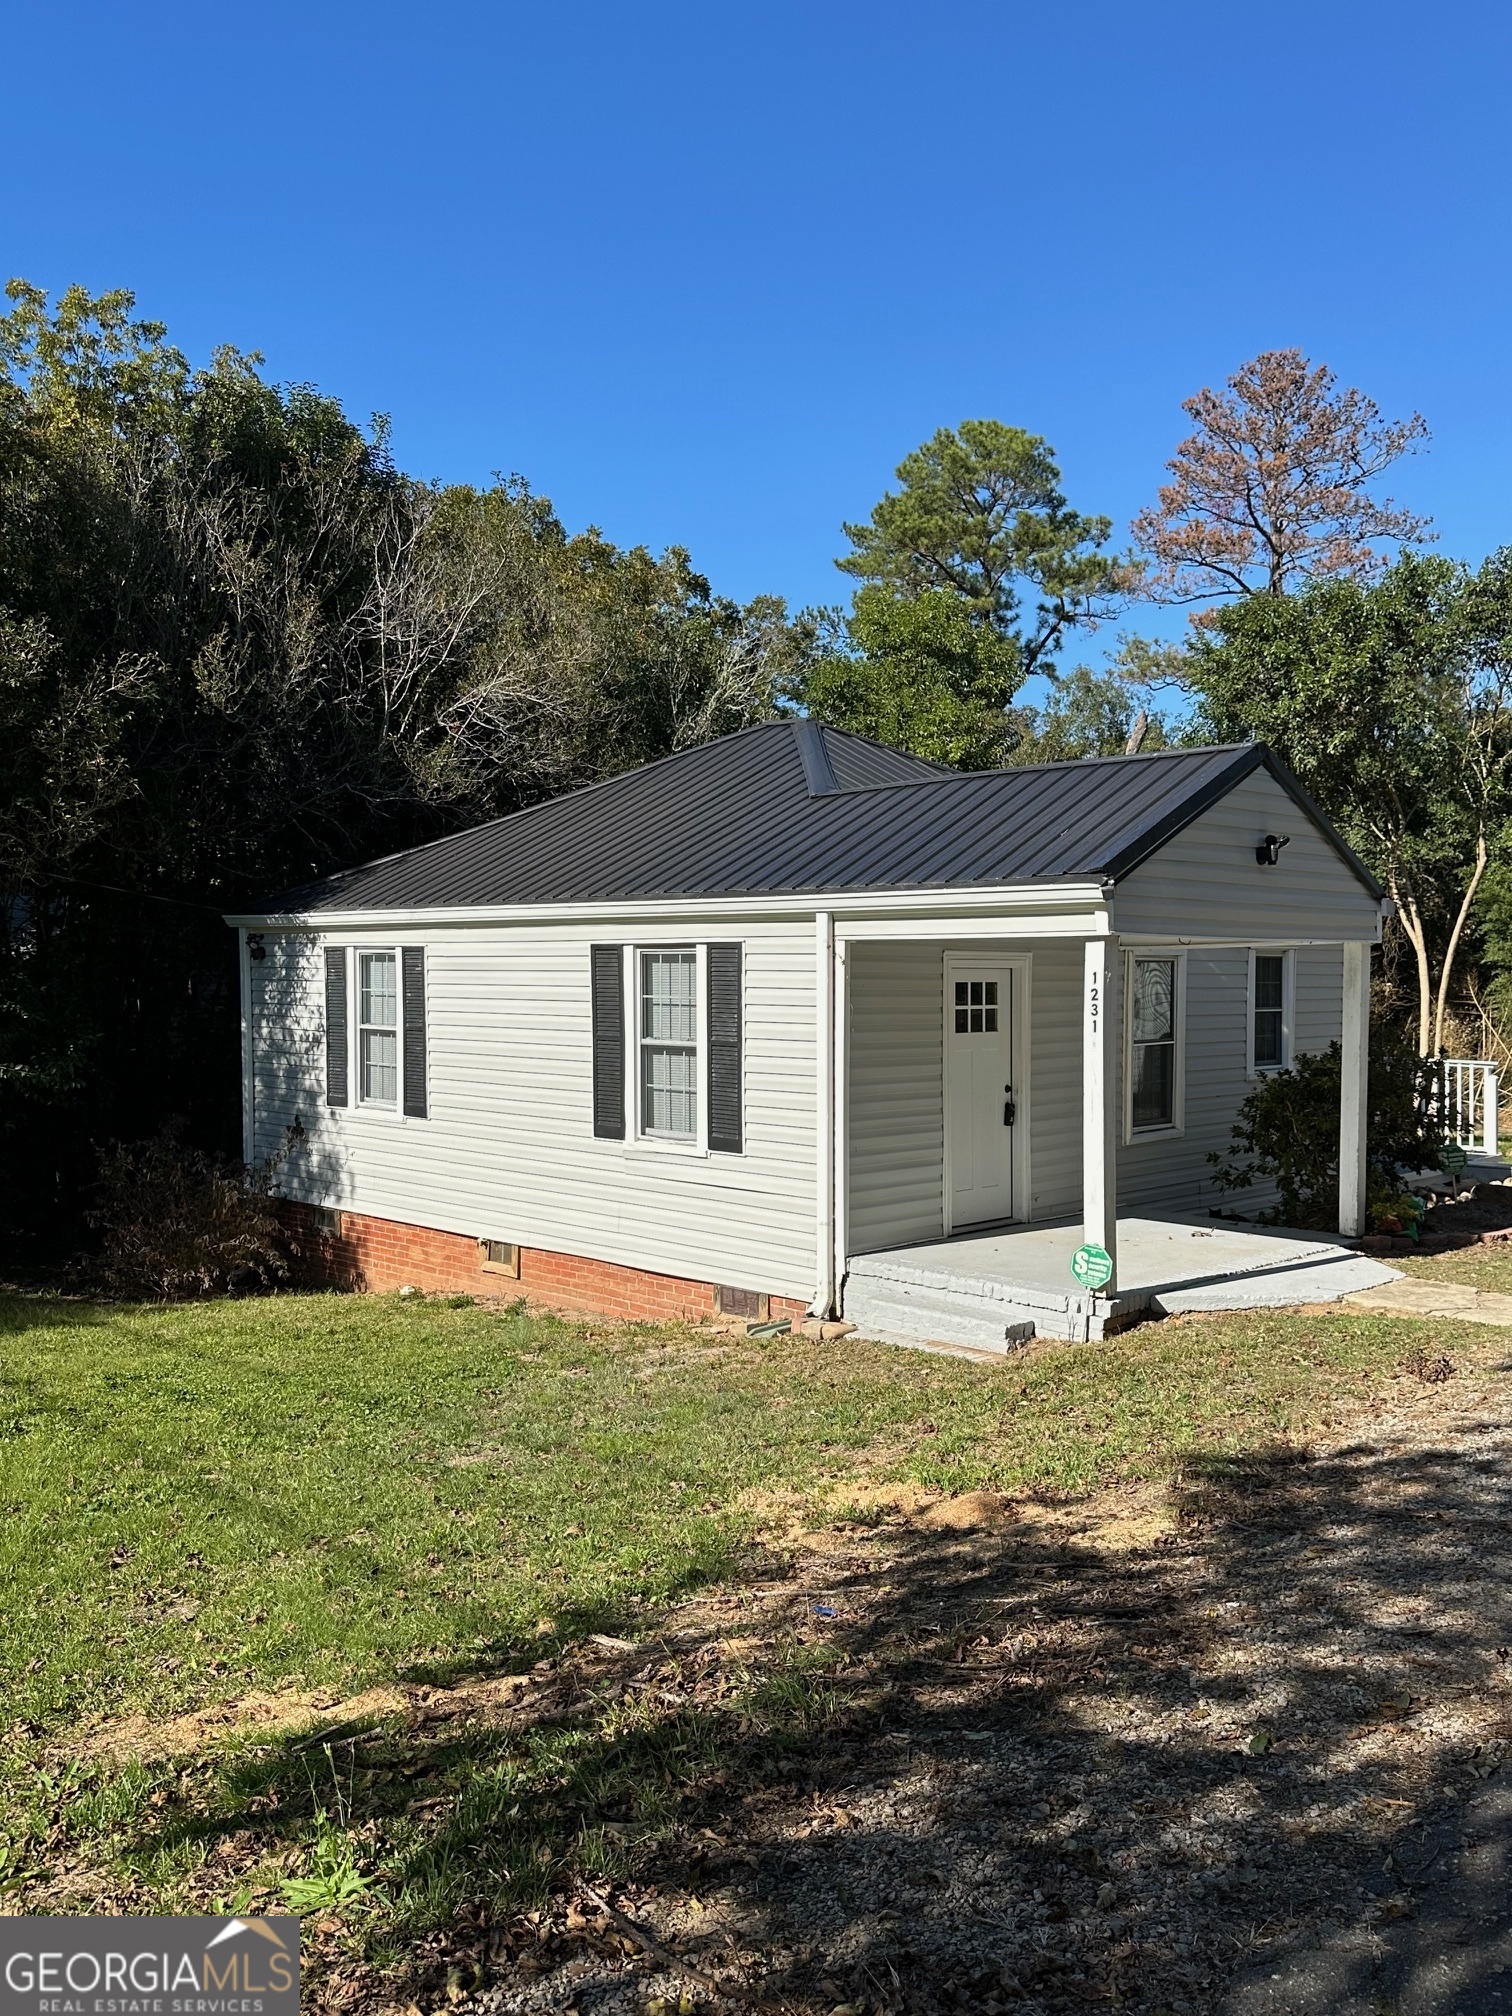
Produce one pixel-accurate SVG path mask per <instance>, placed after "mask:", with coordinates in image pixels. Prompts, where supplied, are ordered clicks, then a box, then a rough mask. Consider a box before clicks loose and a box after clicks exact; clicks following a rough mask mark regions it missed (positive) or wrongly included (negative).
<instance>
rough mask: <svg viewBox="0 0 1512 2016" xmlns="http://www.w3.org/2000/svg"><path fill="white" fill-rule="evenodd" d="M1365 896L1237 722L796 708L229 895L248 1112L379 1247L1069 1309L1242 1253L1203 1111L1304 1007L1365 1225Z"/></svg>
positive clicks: (316, 1200) (358, 1247)
mask: <svg viewBox="0 0 1512 2016" xmlns="http://www.w3.org/2000/svg"><path fill="white" fill-rule="evenodd" d="M1382 914H1383V897H1382V891H1381V889H1380V887H1379V885H1378V884H1377V883H1376V882H1375V881H1374V880H1373V878H1372V877H1371V875H1370V874H1369V873H1368V871H1367V870H1366V869H1365V868H1364V867H1363V866H1362V865H1361V863H1360V862H1359V861H1358V860H1357V859H1356V858H1355V856H1354V855H1353V854H1352V853H1351V852H1350V850H1349V848H1348V847H1347V846H1346V845H1345V844H1344V842H1343V841H1342V840H1341V839H1340V838H1339V836H1338V834H1337V833H1335V832H1334V830H1333V829H1332V827H1331V826H1330V825H1329V823H1328V821H1327V819H1326V818H1325V817H1324V816H1323V814H1322V813H1321V812H1320V811H1319V810H1318V808H1317V806H1316V805H1314V804H1313V803H1312V802H1311V801H1310V800H1309V798H1308V797H1307V795H1306V794H1305V792H1304V791H1303V790H1302V789H1301V787H1300V786H1299V785H1298V784H1297V782H1296V781H1295V779H1294V778H1292V777H1291V776H1290V774H1289V773H1288V772H1287V770H1286V769H1285V768H1284V767H1283V766H1282V764H1280V763H1279V762H1278V761H1277V759H1276V758H1275V757H1274V756H1273V755H1271V754H1270V753H1269V752H1268V751H1267V750H1266V749H1265V748H1264V747H1262V746H1260V745H1258V744H1245V745H1241V746H1237V747H1227V748H1196V749H1178V750H1166V751H1160V752H1157V753H1152V754H1149V755H1143V756H1132V757H1118V758H1109V759H1105V760H1096V761H1087V762H1077V763H1061V764H1046V765H1042V766H1033V767H1026V768H1022V769H1010V770H998V771H978V772H970V773H960V772H955V771H948V770H945V769H942V768H940V767H939V766H937V765H934V764H931V763H928V762H924V761H921V760H919V759H917V758H914V757H911V756H907V755H904V754H901V753H900V752H898V751H897V750H894V749H889V748H885V747H882V746H880V745H878V744H875V743H872V742H868V741H865V740H862V739H860V738H858V737H856V736H853V735H848V734H843V733H840V732H838V731H836V730H834V729H831V728H824V727H820V726H818V725H817V724H815V723H812V722H809V721H807V720H799V719H785V720H781V721H777V722H772V723H769V724H766V725H763V726H759V727H755V728H750V729H747V730H745V731H744V732H743V733H740V734H737V735H733V736H729V737H727V738H725V739H724V740H722V741H718V742H713V743H710V744H707V745H705V746H703V747H700V748H696V749H690V750H687V751H685V752H682V753H680V754H678V755H674V756H670V757H667V758H665V759H664V760H663V761H661V762H658V763H653V764H649V765H647V766H646V767H645V768H643V769H640V770H635V771H631V772H629V773H628V774H626V775H624V776H620V777H615V778H611V779H609V780H608V781H606V782H604V783H600V784H595V785H591V786H589V787H587V788H585V789H583V790H580V791H576V792H573V793H571V794H569V795H568V796H566V797H563V798H559V799H555V800H552V801H550V802H549V803H545V804H541V805H536V806H532V807H530V808H528V809H527V810H525V811H522V812H517V813H514V814H512V815H511V816H510V817H508V818H505V819H500V820H497V821H494V822H493V823H491V824H489V825H485V826H481V827H478V828H475V829H474V830H472V831H469V832H464V833H459V834H456V835H454V836H453V837H451V838H449V839H444V840H439V841H435V842H432V843H431V844H429V845H427V846H422V847H417V848H413V849H411V850H409V851H408V852H405V853H402V854H397V855H394V856H391V857H390V858H388V859H386V860H381V861H375V862H372V863H370V864H369V865H367V866H365V867H361V868H357V869H354V870H352V871H350V872H347V873H343V874H339V875H333V876H330V877H328V878H326V879H325V880H323V881H320V882H316V883H313V884H311V885H310V886H308V887H306V888H303V889H300V890H296V891H293V892H291V893H289V894H287V895H285V896H282V897H280V898H279V899H277V900H276V901H274V902H273V903H271V904H270V905H269V907H268V908H267V910H266V911H265V912H262V913H259V914H256V915H245V916H238V917H234V918H231V919H229V920H228V921H230V922H231V923H233V924H235V925H236V927H237V928H238V930H239V931H240V934H241V941H242V968H241V971H242V990H243V1016H244V1056H243V1082H244V1101H245V1114H244V1128H245V1151H246V1155H247V1159H248V1160H249V1161H256V1160H260V1159H261V1158H263V1157H265V1156H267V1155H269V1154H270V1153H271V1152H274V1151H275V1150H277V1149H278V1147H279V1145H280V1143H281V1142H283V1140H284V1138H285V1131H286V1129H288V1128H289V1127H290V1126H291V1125H292V1124H293V1123H294V1121H295V1120H296V1118H297V1119H298V1121H299V1123H300V1129H301V1130H302V1132H300V1133H299V1134H298V1136H297V1140H296V1146H295V1148H294V1151H293V1152H292V1154H291V1155H290V1157H289V1159H288V1161H287V1163H286V1164H285V1165H284V1169H283V1175H282V1182H283V1187H284V1189H285V1191H286V1192H287V1194H288V1195H289V1196H290V1197H291V1198H292V1199H295V1200H297V1201H298V1204H299V1205H300V1207H301V1208H302V1209H303V1211H304V1213H305V1215H306V1217H307V1218H309V1219H310V1220H312V1222H314V1223H316V1224H318V1225H320V1226H321V1227H322V1228H323V1229H324V1230H325V1231H326V1233H327V1234H328V1236H329V1238H330V1241H331V1243H332V1248H333V1250H334V1251H336V1252H337V1253H338V1254H339V1255H341V1256H343V1258H344V1261H345V1264H346V1265H347V1266H348V1267H349V1268H350V1270H351V1271H352V1272H353V1273H354V1274H358V1275H360V1277H361V1278H362V1279H364V1280H365V1281H366V1282H367V1283H368V1284H370V1285H371V1286H374V1287H378V1288H385V1287H395V1286H398V1285H399V1284H401V1283H413V1284H415V1285H417V1286H420V1287H433V1288H453V1289H470V1290H474V1291H487V1290H490V1289H492V1290H494V1291H495V1292H498V1291H499V1290H500V1286H501V1277H502V1280H503V1282H504V1283H505V1284H507V1283H508V1282H512V1281H514V1280H518V1283H519V1290H518V1291H515V1290H513V1289H512V1288H511V1289H509V1291H508V1292H523V1293H524V1294H526V1295H528V1296H531V1297H532V1298H534V1299H537V1300H539V1301H541V1302H544V1303H549V1304H553V1305H556V1306H559V1307H564V1308H574V1309H590V1310H599V1311H604V1312H608V1313H613V1314H621V1315H633V1316H648V1317H672V1316H691V1315H701V1314H704V1313H707V1312H710V1311H713V1310H717V1309H722V1310H724V1311H726V1312H729V1313H736V1314H744V1315H748V1316H767V1315H770V1316H781V1315H784V1314H798V1313H800V1312H803V1311H809V1312H813V1313H816V1314H822V1315H830V1314H835V1313H847V1314H849V1315H851V1316H853V1317H855V1316H858V1315H859V1316H860V1318H861V1320H862V1322H863V1327H871V1328H873V1329H874V1330H875V1331H876V1332H877V1334H882V1335H887V1334H894V1333H896V1334H901V1335H904V1336H909V1335H920V1334H935V1335H946V1336H949V1335H951V1334H956V1333H959V1334H960V1335H962V1336H964V1337H966V1338H967V1339H968V1340H969V1339H970V1338H972V1337H975V1338H977V1339H979V1340H980V1339H982V1338H985V1339H987V1340H988V1341H995V1342H996V1344H997V1346H998V1348H1002V1345H1003V1342H1004V1339H1005V1338H1009V1339H1011V1338H1012V1337H1013V1336H1015V1335H1022V1334H1025V1329H1026V1327H1027V1325H1028V1324H1030V1323H1033V1324H1035V1325H1036V1326H1037V1327H1039V1328H1041V1329H1045V1330H1048V1331H1051V1332H1054V1333H1055V1334H1061V1335H1082V1336H1086V1335H1089V1334H1091V1335H1096V1334H1100V1333H1101V1331H1102V1329H1103V1328H1104V1327H1106V1326H1107V1325H1110V1324H1111V1323H1113V1322H1114V1321H1115V1320H1116V1319H1121V1318H1122V1317H1123V1316H1126V1315H1127V1313H1128V1311H1129V1310H1130V1309H1131V1308H1137V1307H1140V1306H1143V1304H1144V1303H1145V1302H1148V1300H1149V1299H1150V1298H1149V1293H1148V1291H1149V1290H1150V1287H1151V1281H1150V1279H1149V1278H1148V1277H1149V1276H1150V1272H1151V1268H1152V1267H1153V1268H1154V1270H1155V1273H1156V1274H1157V1275H1159V1274H1160V1273H1161V1270H1162V1269H1164V1270H1165V1272H1166V1273H1167V1274H1170V1270H1171V1268H1172V1267H1177V1268H1178V1272H1179V1267H1180V1266H1184V1267H1185V1268H1186V1270H1187V1275H1188V1276H1190V1275H1192V1272H1193V1268H1194V1267H1196V1268H1197V1273H1198V1277H1199V1278H1201V1263H1202V1262H1204V1261H1210V1263H1211V1264H1209V1265H1208V1269H1207V1271H1208V1274H1209V1275H1212V1276H1214V1278H1217V1277H1218V1276H1222V1275H1224V1273H1225V1269H1227V1270H1228V1272H1229V1273H1232V1272H1234V1271H1235V1270H1236V1269H1237V1270H1238V1271H1239V1272H1243V1271H1244V1267H1243V1266H1240V1265H1239V1263H1238V1262H1236V1261H1234V1259H1233V1253H1232V1241H1233V1240H1234V1239H1235V1238H1241V1239H1242V1238H1252V1237H1253V1236H1254V1235H1250V1234H1240V1233H1238V1232H1236V1231H1235V1230H1234V1229H1233V1228H1232V1226H1231V1225H1229V1224H1228V1223H1226V1222H1225V1221H1223V1220H1219V1219H1216V1218H1214V1217H1213V1216H1212V1215H1211V1213H1212V1211H1213V1208H1214V1207H1215V1206H1217V1205H1219V1204H1220V1203H1223V1204H1231V1202H1232V1200H1231V1199H1224V1198H1221V1197H1220V1195H1219V1193H1217V1192H1215V1190H1214V1188H1213V1181H1212V1175H1213V1172H1212V1168H1211V1166H1210V1164H1209V1161H1208V1156H1209V1152H1210V1151H1212V1150H1222V1149H1226V1148H1227V1146H1228V1142H1229V1134H1230V1128H1231V1126H1232V1123H1233V1120H1234V1116H1235V1112H1236V1110H1237V1108H1238V1106H1239V1104H1240V1102H1241V1100H1242V1099H1243V1098H1244V1097H1245V1095H1246V1093H1247V1092H1249V1091H1250V1090H1251V1088H1252V1087H1253V1086H1254V1085H1255V1084H1256V1082H1257V1081H1258V1080H1259V1078H1260V1077H1261V1076H1263V1074H1265V1073H1266V1072H1268V1071H1274V1070H1276V1069H1278V1068H1280V1067H1282V1066H1284V1065H1286V1064H1287V1063H1288V1061H1289V1060H1290V1059H1291V1058H1292V1057H1294V1056H1295V1055H1297V1054H1298V1053H1299V1052H1302V1051H1307V1050H1316V1049H1320V1048H1323V1047H1325V1046H1326V1045H1328V1044H1329V1043H1330V1042H1332V1041H1334V1040H1336V1039H1341V1040H1342V1045H1343V1058H1344V1097H1343V1101H1342V1105H1343V1111H1342V1114H1341V1130H1342V1131H1341V1154H1340V1171H1341V1177H1340V1191H1341V1195H1340V1226H1341V1230H1342V1231H1343V1232H1345V1233H1355V1232H1358V1231H1360V1230H1361V1229H1363V1228H1362V1218H1363V1211H1364V1150H1363V1129H1364V1075H1365V1058H1366V1038H1367V1027H1368V1023H1367V1016H1368V994H1369V966H1370V948H1371V946H1372V945H1373V944H1375V943H1376V942H1377V941H1378V939H1379V937H1380V931H1381V919H1382ZM1245 1198H1246V1203H1245V1208H1246V1210H1248V1211H1253V1209H1254V1203H1255V1201H1260V1202H1263V1201H1264V1200H1263V1199H1259V1200H1255V1199H1254V1193H1245ZM1205 1228H1208V1229H1205ZM1199 1238H1200V1239H1202V1240H1204V1241H1207V1240H1210V1239H1215V1238H1216V1239H1217V1240H1218V1241H1219V1244H1218V1245H1217V1246H1204V1247H1203V1248H1202V1249H1201V1250H1200V1251H1199V1249H1197V1248H1196V1247H1191V1246H1190V1245H1189V1246H1187V1247H1184V1248H1183V1249H1182V1252H1181V1253H1180V1254H1177V1253H1175V1249H1174V1247H1173V1248H1172V1253H1171V1254H1170V1255H1167V1254H1166V1253H1165V1247H1164V1246H1163V1245H1161V1242H1162V1241H1164V1242H1166V1244H1169V1243H1170V1242H1171V1241H1178V1242H1179V1241H1187V1242H1190V1241H1192V1240H1195V1239H1199ZM1225 1240H1227V1241H1229V1242H1230V1243H1229V1245H1224V1244H1223V1242H1224V1241H1225ZM973 1241H975V1242H976V1244H975V1245H974V1246H973V1244H972V1242H973ZM1141 1242H1142V1243H1141ZM1151 1242H1154V1244H1153V1245H1152V1243H1151ZM1078 1247H1086V1248H1088V1249H1092V1250H1091V1254H1090V1257H1084V1258H1083V1259H1082V1260H1081V1261H1079V1262H1077V1271H1076V1272H1075V1274H1073V1272H1072V1264H1071V1263H1072V1255H1073V1254H1074V1253H1075V1251H1076V1249H1077V1248H1078ZM1157 1247H1158V1248H1159V1253H1158V1254H1156V1257H1155V1258H1153V1259H1152V1257H1151V1255H1152V1254H1155V1253H1156V1248H1157ZM1136 1249H1137V1254H1138V1255H1142V1256H1143V1257H1142V1258H1140V1259H1139V1266H1138V1267H1136V1266H1135V1258H1136V1257H1137V1255H1136ZM1287 1253H1288V1256H1290V1257H1289V1258H1284V1260H1283V1264H1284V1265H1294V1266H1297V1267H1305V1266H1306V1265H1309V1264H1312V1261H1311V1259H1309V1257H1308V1256H1309V1254H1310V1253H1311V1249H1307V1248H1301V1247H1299V1248H1296V1249H1295V1250H1293V1249H1290V1248H1289V1249H1287ZM971 1254H975V1255H976V1260H974V1261H972V1263H971V1264H970V1265H966V1266H965V1267H964V1272H963V1264H962V1256H969V1255H971ZM921 1256H922V1257H921ZM1104 1256H1105V1257H1104ZM1266 1257H1267V1261H1268V1262H1273V1261H1274V1257H1275V1256H1274V1252H1273V1242H1270V1243H1267V1247H1266ZM1313 1257H1318V1256H1313ZM1323 1257H1324V1258H1326V1259H1327V1260H1328V1262H1329V1264H1332V1263H1333V1262H1336V1261H1338V1259H1339V1258H1340V1255H1339V1252H1338V1249H1337V1248H1334V1247H1329V1248H1328V1249H1327V1254H1326V1255H1325V1256H1323ZM978 1260H979V1261H980V1262H981V1264H980V1266H978V1265H977V1264H976V1261H978ZM1245 1264H1246V1265H1251V1266H1252V1265H1253V1261H1252V1260H1251V1262H1247V1263H1245ZM1355 1264H1356V1265H1359V1264H1362V1263H1358V1262H1356V1263H1355ZM1139 1268H1142V1269H1143V1275H1142V1276H1141V1277H1140V1278H1138V1279H1136V1278H1135V1276H1136V1275H1137V1274H1138V1273H1139ZM941 1269H943V1270H944V1271H943V1273H942V1272H941V1271H940V1270H941ZM1047 1269H1048V1272H1047ZM977 1276H980V1277H981V1278H980V1279H978V1278H977ZM968 1277H970V1278H968ZM1172 1278H1175V1277H1172ZM1382 1278H1384V1276H1383V1277H1382ZM973 1281H974V1282H975V1286H974V1287H973V1285H972V1284H973ZM963 1282H964V1283H965V1285H964V1287H963V1285H962V1284H963ZM984 1284H985V1285H984ZM957 1290H960V1292H961V1294H964V1295H965V1297H966V1301H965V1303H960V1302H959V1298H958V1300H957V1303H956V1304H952V1303H951V1299H950V1298H951V1296H952V1295H953V1294H955V1293H956V1291H957ZM973 1294H974V1295H975V1297H976V1299H975V1300H974V1301H973V1300H972V1296H973ZM984 1295H985V1296H986V1297H987V1302H986V1304H984V1303H983V1300H982V1297H983V1296H984ZM900 1296H901V1297H902V1299H903V1300H904V1301H908V1300H909V1298H910V1297H912V1298H913V1301H914V1303H915V1304H916V1305H917V1306H916V1307H915V1308H914V1311H913V1314H912V1316H910V1315H909V1313H908V1311H907V1310H903V1311H901V1312H900V1310H899V1309H898V1308H891V1310H890V1311H889V1302H888V1298H889V1297H891V1298H892V1301H893V1303H896V1302H897V1301H898V1299H899V1297H900ZM942 1296H943V1298H944V1299H943V1301H942V1300H941V1297H942ZM931 1297H933V1298H934V1299H933V1300H931ZM1291 1299H1297V1297H1296V1296H1293V1297H1291ZM968 1305H969V1306H968ZM952 1311H953V1312H954V1313H952ZM952 1325H954V1326H955V1331H954V1332H953V1330H952Z"/></svg>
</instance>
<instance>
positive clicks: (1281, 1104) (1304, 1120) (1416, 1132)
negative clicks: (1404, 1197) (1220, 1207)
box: [1208, 1039, 1444, 1229]
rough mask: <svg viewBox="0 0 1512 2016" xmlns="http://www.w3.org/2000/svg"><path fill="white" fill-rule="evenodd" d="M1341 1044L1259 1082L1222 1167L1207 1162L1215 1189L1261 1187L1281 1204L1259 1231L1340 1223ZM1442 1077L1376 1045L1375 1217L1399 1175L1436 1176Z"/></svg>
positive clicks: (1213, 1158)
mask: <svg viewBox="0 0 1512 2016" xmlns="http://www.w3.org/2000/svg"><path fill="white" fill-rule="evenodd" d="M1340 1083H1341V1057H1340V1050H1339V1045H1338V1044H1337V1043H1331V1044H1330V1045H1329V1047H1328V1048H1327V1049H1326V1050H1319V1051H1316V1052H1313V1053H1311V1054H1309V1055H1305V1056H1301V1057H1299V1058H1298V1059H1297V1061H1296V1063H1295V1064H1294V1065H1292V1067H1291V1069H1290V1070H1287V1071H1276V1072H1273V1073H1272V1074H1271V1076H1270V1077H1268V1078H1265V1079H1262V1081H1261V1082H1260V1084H1259V1085H1257V1086H1256V1088H1255V1090H1254V1091H1253V1092H1251V1093H1250V1095H1249V1097H1248V1098H1247V1099H1246V1100H1245V1102H1244V1104H1243V1105H1242V1106H1241V1107H1240V1108H1239V1112H1238V1115H1237V1117H1236V1119H1235V1121H1234V1131H1233V1135H1232V1137H1231V1139H1230V1142H1229V1154H1228V1158H1227V1159H1225V1158H1224V1157H1223V1156H1221V1155H1218V1154H1212V1155H1209V1156H1208V1160H1209V1162H1211V1163H1212V1164H1213V1165H1214V1179H1213V1180H1214V1181H1215V1182H1216V1183H1217V1185H1218V1187H1219V1189H1220V1190H1247V1189H1249V1188H1250V1187H1251V1186H1252V1185H1253V1184H1254V1182H1255V1180H1256V1178H1257V1177H1258V1178H1261V1179H1263V1180H1264V1181H1266V1182H1267V1183H1273V1184H1274V1185H1275V1187H1276V1189H1277V1190H1278V1191H1279V1192H1280V1195H1281V1201H1280V1204H1279V1205H1278V1206H1276V1208H1275V1209H1273V1210H1269V1211H1262V1212H1261V1213H1260V1222H1261V1223H1262V1224H1270V1225H1298V1226H1306V1227H1310V1228H1311V1227H1316V1228H1319V1229H1328V1228H1332V1227H1334V1226H1337V1224H1338V1222H1339V1090H1340ZM1437 1089H1438V1074H1437V1070H1436V1067H1435V1066H1434V1065H1433V1064H1432V1063H1431V1062H1429V1061H1427V1060H1425V1059H1423V1058H1420V1057H1418V1056H1417V1055H1416V1054H1415V1053H1414V1052H1413V1051H1410V1050H1407V1049H1405V1048H1404V1047H1403V1046H1402V1045H1400V1044H1399V1043H1396V1042H1394V1041H1392V1040H1390V1039H1382V1040H1378V1041H1376V1042H1373V1043H1372V1045H1371V1050H1370V1090H1369V1097H1368V1108H1369V1110H1368V1113H1367V1116H1366V1132H1365V1157H1366V1165H1367V1176H1366V1181H1367V1186H1368V1196H1369V1201H1370V1204H1371V1206H1372V1208H1375V1207H1377V1206H1381V1205H1384V1204H1385V1203H1386V1202H1387V1200H1389V1199H1391V1198H1394V1197H1395V1196H1396V1195H1397V1194H1398V1192H1399V1191H1400V1189H1401V1187H1402V1186H1401V1180H1400V1177H1399V1175H1398V1171H1399V1170H1401V1169H1404V1168H1405V1169H1433V1168H1437V1167H1438V1159H1439V1156H1440V1154H1441V1153H1442V1151H1443V1146H1444V1137H1443V1131H1442V1128H1441V1126H1440V1123H1439V1121H1438V1118H1437V1112H1436V1104H1435V1101H1436V1096H1437Z"/></svg>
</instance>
